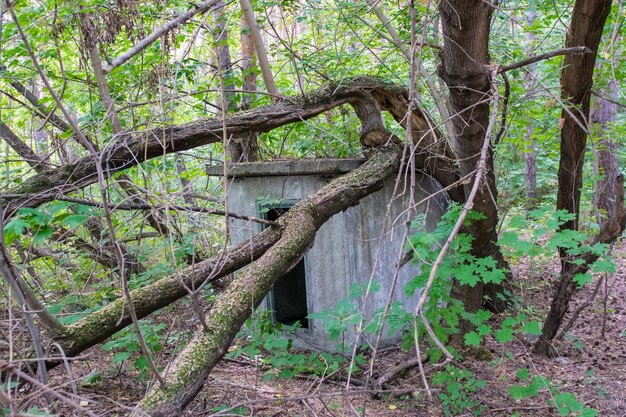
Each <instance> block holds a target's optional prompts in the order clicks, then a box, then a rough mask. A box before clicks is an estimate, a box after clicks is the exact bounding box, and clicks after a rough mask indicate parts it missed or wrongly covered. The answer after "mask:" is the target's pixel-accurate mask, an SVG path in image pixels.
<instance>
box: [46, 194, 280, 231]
mask: <svg viewBox="0 0 626 417" xmlns="http://www.w3.org/2000/svg"><path fill="white" fill-rule="evenodd" d="M57 200H59V201H68V202H70V203H76V204H83V205H86V206H92V207H103V204H102V203H101V202H99V201H91V200H84V199H80V198H71V197H59V198H57ZM110 205H111V208H112V209H114V210H152V209H155V210H176V211H191V212H194V213H205V214H215V215H217V216H228V217H232V218H233V219H240V220H248V221H251V222H255V223H261V224H266V225H268V226H276V225H277V223H276V222H273V221H271V220H265V219H261V218H258V217H254V216H246V215H244V214H238V213H230V212H229V213H227V212H225V211H224V210H215V209H209V208H206V207H199V206H193V205H187V206H180V205H175V204H174V205H169V204H168V205H153V204H148V203H145V204H144V203H121V204H110Z"/></svg>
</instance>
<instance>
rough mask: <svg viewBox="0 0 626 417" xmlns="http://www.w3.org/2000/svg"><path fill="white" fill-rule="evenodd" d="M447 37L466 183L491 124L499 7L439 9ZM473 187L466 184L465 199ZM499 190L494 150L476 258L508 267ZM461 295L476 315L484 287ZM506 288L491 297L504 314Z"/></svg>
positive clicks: (480, 208)
mask: <svg viewBox="0 0 626 417" xmlns="http://www.w3.org/2000/svg"><path fill="white" fill-rule="evenodd" d="M439 10H440V12H441V24H442V27H443V34H444V46H443V51H442V64H441V66H440V68H439V74H440V76H441V78H442V79H443V80H444V81H445V82H446V84H447V85H448V89H449V91H450V106H451V108H452V113H453V114H452V116H451V117H452V124H453V125H454V132H453V137H454V145H453V146H454V151H455V154H456V157H457V158H458V161H459V168H460V174H461V177H464V176H467V175H471V174H472V173H473V172H474V170H475V169H476V166H477V164H478V160H479V158H480V153H481V152H480V151H481V148H482V145H483V141H484V136H485V132H486V127H487V124H488V121H489V100H490V94H489V91H490V81H489V74H488V72H487V70H486V66H487V65H488V64H489V63H490V59H489V52H488V49H489V31H490V24H491V15H492V12H493V6H492V5H491V4H490V3H488V2H483V1H480V0H463V1H451V0H442V1H441V2H440V3H439ZM470 188H471V183H468V184H465V195H467V194H468V192H469V189H470ZM497 194H498V192H497V189H496V185H495V175H494V171H493V150H492V149H491V148H490V149H489V152H488V155H487V161H486V171H485V176H484V178H483V186H482V187H481V188H480V189H479V191H478V193H477V194H476V198H475V200H474V207H473V210H474V211H477V212H479V213H481V214H482V215H483V216H484V218H483V219H482V220H475V221H473V222H472V223H471V224H470V225H469V226H467V232H468V233H470V234H471V235H472V237H473V241H472V255H474V256H476V257H479V258H483V257H488V256H493V257H494V259H496V260H497V261H498V263H499V264H500V265H501V266H503V267H506V262H504V259H503V257H502V255H501V253H500V249H499V248H498V246H497V245H496V243H495V242H496V240H497V233H496V226H497V224H498V207H497ZM455 287H456V288H455V293H456V295H457V297H458V298H459V299H460V300H462V301H463V304H464V306H465V309H466V311H468V312H470V313H471V312H475V311H477V310H478V309H479V308H480V306H481V305H482V303H483V295H484V294H483V284H482V283H478V284H476V285H475V286H474V287H468V286H466V285H456V286H455ZM502 290H503V287H502V285H490V286H489V290H488V291H487V293H486V294H485V295H487V296H488V299H489V300H488V302H489V305H491V307H492V308H493V309H495V310H503V309H504V308H505V302H504V300H503V299H502V297H503V295H502Z"/></svg>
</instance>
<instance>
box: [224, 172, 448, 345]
mask: <svg viewBox="0 0 626 417" xmlns="http://www.w3.org/2000/svg"><path fill="white" fill-rule="evenodd" d="M332 161H333V162H332V165H333V166H334V168H332V169H331V168H329V165H328V164H326V165H324V164H320V163H318V164H317V165H315V164H314V163H313V162H311V161H310V160H308V161H305V162H304V164H308V168H307V167H306V166H305V167H304V169H301V168H302V166H303V165H300V168H299V167H298V162H297V161H290V162H289V164H290V165H291V166H290V167H289V168H288V170H287V171H285V164H286V163H285V162H281V161H278V162H272V163H267V162H264V163H260V164H257V165H256V167H255V164H245V170H242V171H240V172H242V173H243V174H241V175H262V176H246V177H237V175H238V174H237V170H235V171H234V172H233V175H234V178H233V179H232V181H231V183H230V189H229V210H231V211H233V212H236V213H242V214H247V215H253V216H260V215H262V214H261V213H260V203H261V202H263V201H268V200H287V201H291V202H295V201H297V200H300V199H302V198H304V197H306V196H307V195H309V194H311V193H313V192H315V191H316V190H318V189H319V188H321V187H322V186H324V185H325V184H326V183H327V182H328V181H329V180H330V178H332V177H333V176H336V175H338V173H341V172H345V171H349V170H350V169H353V168H354V167H355V166H357V165H358V164H360V163H361V162H360V161H350V160H348V161H344V162H341V160H339V162H337V161H338V160H332ZM272 166H273V168H272ZM337 167H338V168H337ZM216 172H217V169H216ZM287 172H290V173H291V174H287ZM294 172H297V173H298V174H297V175H294V174H293V173H294ZM263 175H265V176H263ZM394 184H395V179H389V180H388V181H387V182H386V183H385V186H384V187H383V189H382V190H380V191H378V192H376V193H374V194H372V195H369V196H368V197H366V198H364V199H362V200H361V201H360V203H359V204H358V205H357V206H354V207H350V208H349V209H347V210H345V211H344V212H341V213H338V214H336V215H335V216H333V217H332V218H331V219H330V220H329V221H328V222H327V223H326V224H324V225H323V226H322V227H321V228H320V230H319V231H318V233H317V236H316V239H315V243H314V245H313V246H312V247H311V248H310V249H309V251H308V252H307V254H306V255H305V271H306V280H307V282H306V284H307V292H308V301H307V302H308V311H309V313H312V312H320V311H322V310H324V309H326V308H331V307H334V306H335V305H336V304H337V302H338V301H339V300H341V299H343V298H347V297H349V295H350V288H351V286H352V285H353V284H360V285H366V284H367V282H368V281H369V279H370V277H372V276H373V278H374V280H375V281H377V283H378V284H379V286H380V290H379V291H378V292H376V293H373V294H370V296H369V297H368V299H367V300H364V299H363V297H361V298H360V299H359V304H360V306H361V308H362V309H363V311H364V317H366V318H371V317H372V315H373V313H374V311H375V310H376V309H378V308H380V307H384V306H385V304H386V302H387V300H388V299H389V297H390V294H391V297H392V299H393V300H395V301H400V302H401V303H403V305H404V308H405V310H407V311H412V310H413V308H414V306H415V303H416V302H417V299H418V297H419V294H417V293H416V294H415V295H414V296H413V297H411V298H410V299H407V298H406V296H405V295H404V286H405V284H406V283H407V282H409V281H410V280H411V279H412V278H413V277H414V276H415V274H416V273H417V272H418V271H419V269H418V267H417V266H415V265H414V264H413V263H408V264H407V265H405V266H404V267H403V268H402V269H401V270H400V272H399V277H398V282H397V285H396V287H395V289H393V288H392V279H393V276H394V272H395V265H396V263H397V261H398V254H399V253H402V252H404V248H402V246H401V243H402V237H403V234H404V231H405V221H406V217H405V216H403V215H402V213H403V212H404V211H405V210H406V207H407V202H408V196H407V193H405V194H404V195H402V196H397V195H396V196H395V197H394V192H393V190H394ZM398 188H399V189H400V190H405V186H404V184H401V185H400V186H399V187H398ZM440 190H441V186H440V185H439V183H438V182H437V181H435V180H434V179H433V178H431V177H428V176H422V175H418V179H417V187H416V193H415V201H416V202H419V201H421V200H423V199H426V198H427V197H428V196H429V195H431V194H433V193H435V192H437V191H440ZM389 202H391V205H390V207H389V213H388V215H387V217H386V213H387V210H388V207H387V206H388V203H389ZM447 204H448V202H447V194H446V193H439V194H438V195H437V196H435V197H433V198H431V199H428V200H426V201H425V202H423V203H422V204H420V205H419V206H418V207H417V209H416V212H417V213H427V217H426V228H427V229H431V230H432V229H433V228H434V227H435V225H436V223H437V221H438V220H439V218H440V217H441V215H442V214H443V213H444V211H445V208H446V207H447ZM261 226H262V225H260V224H257V223H251V222H247V221H242V220H232V222H231V233H232V242H233V244H238V243H241V242H243V241H245V240H247V239H249V238H250V237H252V236H253V235H255V234H257V233H258V232H259V231H260V230H261ZM264 305H265V306H267V303H265V304H264ZM385 333H386V332H385ZM298 336H299V337H298V339H299V340H296V341H295V342H297V345H299V346H303V347H319V348H322V349H330V350H332V349H334V348H335V346H336V343H337V342H336V341H331V340H329V338H328V336H327V334H326V331H325V330H324V328H323V325H322V323H320V320H317V319H311V320H310V321H309V329H301V330H300V331H299V332H298ZM345 336H346V339H345V341H346V345H349V344H350V342H351V341H352V340H354V339H355V331H354V329H352V330H351V331H350V332H349V333H348V334H346V335H345ZM388 337H390V336H388V335H386V334H385V338H388Z"/></svg>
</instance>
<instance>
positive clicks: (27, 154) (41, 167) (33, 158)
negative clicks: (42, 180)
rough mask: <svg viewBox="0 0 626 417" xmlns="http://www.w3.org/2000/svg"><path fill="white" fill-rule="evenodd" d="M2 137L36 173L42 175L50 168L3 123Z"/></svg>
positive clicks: (0, 134) (0, 124)
mask: <svg viewBox="0 0 626 417" xmlns="http://www.w3.org/2000/svg"><path fill="white" fill-rule="evenodd" d="M0 137H2V138H3V139H4V140H6V142H7V143H8V144H9V146H10V147H11V148H13V150H14V151H15V152H16V153H17V154H18V155H19V156H21V157H22V158H23V159H24V161H25V162H26V163H27V164H28V165H30V166H31V167H32V168H33V169H34V170H35V171H36V172H38V173H42V172H44V171H46V170H48V169H49V168H50V165H48V164H47V163H46V162H44V161H42V160H41V158H39V156H38V155H37V154H36V153H35V152H34V151H33V150H32V149H31V148H30V146H28V145H26V144H25V143H24V142H23V141H22V140H21V139H20V138H19V137H18V136H17V135H16V134H15V132H13V130H11V128H10V127H9V126H7V125H6V124H5V123H4V122H2V121H0Z"/></svg>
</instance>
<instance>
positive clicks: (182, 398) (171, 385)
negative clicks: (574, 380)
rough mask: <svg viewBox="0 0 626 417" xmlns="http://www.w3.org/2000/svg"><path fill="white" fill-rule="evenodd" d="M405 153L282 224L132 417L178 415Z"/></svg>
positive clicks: (362, 172) (338, 185)
mask: <svg viewBox="0 0 626 417" xmlns="http://www.w3.org/2000/svg"><path fill="white" fill-rule="evenodd" d="M401 155H402V149H401V147H400V146H397V145H392V146H389V147H380V148H378V149H377V150H376V151H375V153H374V154H373V156H372V158H371V159H370V160H368V161H367V162H366V163H365V164H364V165H363V166H361V167H359V168H357V169H356V170H354V171H352V172H351V173H349V174H346V175H344V176H342V177H340V178H338V179H336V180H333V181H332V182H330V183H329V184H328V185H326V186H325V187H323V188H321V189H320V190H319V191H317V192H316V193H314V194H313V195H311V196H309V197H307V198H305V199H304V200H301V201H300V202H299V203H297V204H296V205H295V206H293V207H292V208H291V209H290V210H289V211H288V212H287V213H285V214H284V215H283V216H281V217H280V218H279V219H278V222H279V224H280V229H281V238H280V239H279V240H278V242H276V244H274V245H273V246H272V247H271V248H270V249H269V250H268V251H267V252H266V253H265V254H264V255H263V256H261V258H259V260H257V261H255V262H254V263H253V264H251V265H250V266H249V267H248V268H247V269H246V270H245V271H243V272H242V273H241V274H239V275H238V276H236V277H235V279H234V281H233V282H232V283H231V284H230V285H229V287H228V289H227V290H226V292H225V293H224V294H223V295H222V296H221V297H220V298H219V299H218V300H217V301H216V303H215V305H214V306H213V308H212V309H211V312H210V313H209V315H208V316H207V317H206V324H207V328H206V329H205V330H203V331H200V332H198V333H196V335H195V336H194V337H193V339H192V340H191V341H190V342H189V344H188V345H187V347H186V348H185V349H184V350H183V351H182V352H181V354H180V355H179V356H178V357H177V358H176V359H175V361H174V363H173V365H172V367H171V368H170V371H169V373H168V375H167V378H166V385H165V386H164V387H161V386H154V387H153V388H152V390H151V391H150V392H149V393H148V394H147V395H146V396H145V397H144V399H143V400H142V401H141V402H140V403H139V405H138V406H137V409H136V410H135V412H134V413H133V414H132V415H133V416H144V415H146V414H147V415H150V416H152V417H161V416H163V417H165V416H168V417H169V416H178V415H180V414H181V412H182V410H183V409H184V408H185V407H186V406H187V405H188V404H189V403H190V402H191V401H192V400H193V399H194V397H195V396H196V395H197V393H198V392H199V391H200V389H201V388H202V386H203V385H204V382H205V381H206V378H207V377H208V375H209V373H210V372H211V369H212V368H213V367H214V366H215V364H216V363H217V362H218V361H219V360H220V359H221V358H222V356H223V355H224V354H225V353H226V352H227V349H228V346H229V345H230V343H231V342H232V340H233V338H234V337H235V335H236V333H237V332H238V331H239V329H240V328H241V326H242V325H243V323H244V321H245V320H246V319H247V318H248V316H250V314H251V313H252V312H253V311H254V309H255V308H256V307H257V306H258V305H259V304H260V303H261V301H262V300H263V298H264V297H265V295H266V294H267V292H268V291H269V290H270V289H271V288H272V285H273V284H274V282H275V281H276V280H277V279H278V278H279V277H280V276H282V275H283V274H284V273H285V272H287V271H289V270H290V269H291V268H293V267H294V266H295V265H296V264H297V263H298V262H299V261H300V259H301V258H302V256H304V253H305V252H306V250H307V249H308V248H309V246H310V245H311V244H312V243H313V239H314V238H315V234H316V232H317V230H318V229H319V228H320V227H321V226H322V224H324V223H325V222H326V221H327V220H328V219H329V218H330V217H332V216H333V215H334V214H336V213H338V212H340V211H342V210H345V209H346V208H348V207H350V206H351V205H354V204H355V203H356V202H358V200H359V199H361V198H363V197H365V196H366V195H368V194H371V193H372V192H374V191H376V190H378V189H380V188H381V187H382V184H383V181H384V179H385V178H386V177H388V176H389V175H391V174H392V173H393V172H395V170H397V168H398V167H399V165H400V159H401Z"/></svg>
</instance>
